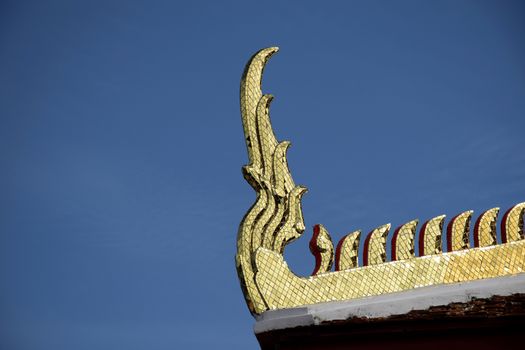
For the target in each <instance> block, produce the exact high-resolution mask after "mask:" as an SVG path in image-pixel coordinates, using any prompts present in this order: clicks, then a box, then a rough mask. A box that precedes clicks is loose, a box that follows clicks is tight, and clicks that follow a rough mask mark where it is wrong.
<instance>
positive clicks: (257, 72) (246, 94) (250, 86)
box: [240, 47, 279, 168]
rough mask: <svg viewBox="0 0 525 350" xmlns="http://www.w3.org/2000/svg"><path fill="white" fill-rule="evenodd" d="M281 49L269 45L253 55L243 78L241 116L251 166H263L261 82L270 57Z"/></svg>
mask: <svg viewBox="0 0 525 350" xmlns="http://www.w3.org/2000/svg"><path fill="white" fill-rule="evenodd" d="M278 50H279V48H278V47H269V48H267V49H263V50H260V51H259V52H257V53H256V54H255V55H253V56H252V58H251V59H250V61H249V62H248V64H247V65H246V68H245V70H244V73H243V75H242V78H241V93H240V95H241V96H240V100H241V117H242V125H243V128H244V136H245V139H246V147H247V148H248V157H249V158H250V164H249V166H250V167H254V168H260V167H261V166H262V156H261V149H260V147H259V137H258V135H257V105H258V104H259V100H260V99H261V97H262V90H261V82H262V75H263V71H264V67H265V65H266V62H267V61H268V59H270V57H271V56H272V55H273V54H274V53H276V52H277V51H278Z"/></svg>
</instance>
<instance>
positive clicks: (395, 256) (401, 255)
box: [392, 220, 418, 261]
mask: <svg viewBox="0 0 525 350" xmlns="http://www.w3.org/2000/svg"><path fill="white" fill-rule="evenodd" d="M417 223H418V221H417V220H412V221H410V222H407V223H406V224H404V225H401V226H399V227H398V228H397V229H396V230H395V231H394V234H393V235H392V261H395V260H405V259H411V258H413V257H414V238H415V236H416V227H417Z"/></svg>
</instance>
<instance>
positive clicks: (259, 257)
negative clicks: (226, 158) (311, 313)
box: [235, 48, 525, 314]
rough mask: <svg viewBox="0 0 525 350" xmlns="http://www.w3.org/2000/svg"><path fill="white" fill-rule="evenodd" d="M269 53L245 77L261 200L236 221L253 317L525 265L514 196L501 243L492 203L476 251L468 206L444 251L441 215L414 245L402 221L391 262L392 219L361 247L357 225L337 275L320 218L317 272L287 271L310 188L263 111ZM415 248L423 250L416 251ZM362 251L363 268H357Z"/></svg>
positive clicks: (521, 207) (250, 176) (240, 267)
mask: <svg viewBox="0 0 525 350" xmlns="http://www.w3.org/2000/svg"><path fill="white" fill-rule="evenodd" d="M275 52H277V48H268V49H263V50H261V51H259V52H258V53H256V54H255V55H254V56H253V57H252V58H251V59H250V61H249V62H248V64H247V66H246V69H245V71H244V74H243V76H242V79H241V92H240V95H241V96H240V99H241V116H242V123H243V128H244V135H245V140H246V146H247V149H248V157H249V163H248V165H246V166H244V167H243V175H244V177H245V179H246V180H247V181H248V183H249V184H250V185H251V186H252V187H253V189H254V190H255V192H256V194H257V197H256V200H255V203H254V204H253V205H252V207H251V208H250V209H249V210H248V212H247V213H246V215H245V216H244V218H243V220H242V221H241V224H240V226H239V231H238V235H237V255H236V259H235V260H236V266H237V273H238V275H239V280H240V282H241V288H242V290H243V293H244V296H245V298H246V303H247V305H248V307H249V309H250V311H251V312H252V313H253V314H260V313H262V312H264V311H266V310H270V309H282V308H290V307H295V306H300V305H306V304H313V303H319V302H327V301H336V300H347V299H353V298H361V297H365V296H372V295H380V294H385V293H392V292H398V291H404V290H408V289H413V288H419V287H424V286H430V285H436V284H446V283H454V282H465V281H472V280H477V279H483V278H492V277H498V276H506V275H512V274H517V273H523V272H525V240H524V239H523V238H524V232H523V216H524V212H525V203H520V204H517V205H515V206H514V207H512V208H511V209H509V210H508V211H507V212H506V213H505V215H504V216H503V218H502V220H501V238H502V241H503V242H504V244H500V245H496V237H497V236H496V235H497V233H496V220H497V215H498V208H494V209H491V210H488V211H486V212H485V213H483V214H482V215H481V216H480V217H479V218H478V220H477V221H476V224H475V227H474V246H476V247H477V248H472V249H468V247H469V233H470V224H469V223H470V219H471V217H472V212H471V211H468V212H464V213H462V214H460V215H458V216H456V217H455V218H453V219H452V220H451V221H450V222H449V224H448V226H447V248H448V252H447V253H441V246H442V240H441V236H442V231H443V224H444V220H445V216H444V215H442V216H438V217H435V218H433V219H430V220H429V221H427V222H425V223H424V224H423V225H422V227H421V229H420V231H419V234H418V237H417V241H418V246H417V247H415V238H416V226H417V220H414V221H411V222H409V223H406V224H404V225H401V226H400V227H399V228H398V229H397V230H396V231H395V232H394V234H393V236H392V242H391V243H392V244H391V247H392V251H391V252H389V253H391V256H392V260H394V261H392V262H385V261H386V256H387V250H386V249H387V246H389V245H388V243H389V242H387V237H388V231H389V229H390V224H388V225H384V226H381V227H379V228H377V229H374V230H372V231H371V232H370V233H369V234H368V235H367V236H366V238H365V242H364V243H365V244H364V250H363V252H359V249H358V247H359V239H360V231H356V232H353V233H351V234H348V235H346V236H345V237H344V238H343V239H342V240H341V241H340V242H339V244H338V245H337V249H336V252H335V258H336V271H335V272H330V270H331V268H332V263H333V259H334V248H333V247H334V245H333V243H332V239H331V237H330V235H329V233H328V231H327V230H326V229H325V228H324V227H323V226H322V225H316V226H315V228H314V237H313V238H312V240H311V242H310V243H311V245H310V248H311V251H312V253H313V254H314V256H315V260H316V267H315V269H314V272H313V276H310V277H299V276H296V275H295V274H293V273H292V272H291V271H290V269H289V268H288V266H287V264H286V262H285V261H284V259H283V250H284V247H285V246H286V245H287V244H288V243H290V242H292V241H293V240H295V239H296V238H298V237H299V236H300V235H301V234H302V233H303V231H304V229H305V227H304V221H303V215H302V209H301V198H302V196H303V194H304V193H305V192H306V188H304V187H301V186H296V185H295V183H294V182H293V179H292V176H291V173H290V171H289V169H288V163H287V160H286V152H287V150H288V147H289V145H290V143H289V142H287V141H282V142H278V141H277V139H276V137H275V135H274V132H273V129H272V127H271V123H270V115H269V106H270V103H271V101H272V96H271V95H263V94H262V90H261V80H262V73H263V69H264V66H265V64H266V62H267V60H268V58H269V57H270V56H271V55H272V54H274V53H275ZM415 248H417V249H415ZM415 250H417V252H418V255H419V257H414V255H415V254H414V251H415ZM360 254H363V265H364V266H362V267H358V261H359V259H358V258H359V255H360Z"/></svg>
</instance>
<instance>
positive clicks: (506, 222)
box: [501, 202, 525, 243]
mask: <svg viewBox="0 0 525 350" xmlns="http://www.w3.org/2000/svg"><path fill="white" fill-rule="evenodd" d="M524 213H525V202H524V203H519V204H516V205H515V206H513V207H512V208H510V209H509V210H507V212H506V213H505V215H503V219H502V220H501V241H502V242H503V243H507V242H514V241H518V240H520V239H523V238H524V234H523V214H524Z"/></svg>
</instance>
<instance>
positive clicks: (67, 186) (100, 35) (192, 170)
mask: <svg viewBox="0 0 525 350" xmlns="http://www.w3.org/2000/svg"><path fill="white" fill-rule="evenodd" d="M274 45H277V46H279V47H280V48H281V51H280V52H279V54H278V55H276V56H274V57H273V58H272V59H271V61H270V63H269V65H268V68H267V70H266V76H265V80H264V91H265V92H268V93H273V94H274V95H275V96H276V100H275V102H274V103H273V105H272V119H273V123H274V127H275V129H276V133H277V136H278V138H279V139H281V140H283V139H287V140H291V141H292V144H293V147H292V148H291V150H290V152H289V162H290V167H291V169H292V173H293V174H294V178H295V181H296V182H297V183H300V184H304V185H306V186H307V187H308V188H309V193H308V194H307V195H306V196H305V197H304V201H303V202H304V214H305V220H306V224H307V227H308V229H307V231H306V232H305V234H304V235H303V237H302V238H301V239H299V240H298V241H296V242H295V243H292V244H291V245H290V246H289V248H288V250H287V251H286V258H287V260H288V261H289V264H290V266H291V268H292V269H293V270H294V271H296V272H297V273H299V274H305V273H309V272H310V271H311V270H312V268H313V265H314V259H313V257H312V256H311V255H310V253H309V251H308V240H309V239H310V237H311V227H312V225H313V224H315V223H322V224H324V225H325V226H326V227H327V229H328V230H329V232H330V233H331V235H332V236H333V237H334V239H335V240H338V239H339V238H340V237H342V236H343V235H344V234H345V233H347V232H349V231H352V230H355V229H362V230H363V231H369V230H370V229H372V228H374V227H377V226H379V225H382V224H385V223H388V222H391V223H392V225H394V226H397V225H399V224H401V223H403V222H406V221H409V220H411V219H414V218H419V219H420V220H425V219H428V218H431V217H433V216H436V215H439V214H447V215H448V217H449V218H450V217H451V216H452V215H455V214H457V213H459V212H461V211H463V210H467V209H473V210H475V212H476V213H480V212H481V211H482V210H485V209H489V208H492V207H494V206H499V207H501V208H502V209H504V208H508V207H510V206H511V205H513V204H514V203H517V202H522V201H524V200H525V181H524V179H525V152H524V146H525V141H524V127H525V118H524V112H525V4H524V3H523V2H521V1H397V2H392V1H340V2H320V1H309V2H305V1H296V2H291V1H281V2H271V1H270V2H261V1H259V2H251V1H239V2H219V1H209V2H198V1H194V2H193V1H191V2H190V1H185V2H177V1H164V2H161V1H142V2H139V1H62V2H61V1H34V2H31V1H2V3H1V4H0V82H1V83H0V117H1V124H0V160H1V169H2V171H1V173H0V188H1V196H0V310H1V311H0V347H1V348H2V349H10V350H37V349H38V350H40V349H53V350H71V349H75V350H83V349H86V350H92V349H98V350H105V349H108V350H109V349H128V350H133V349H148V350H156V349H159V350H160V349H183V348H184V349H208V348H218V349H256V348H257V342H256V340H255V337H254V335H253V333H252V325H253V318H252V316H251V315H250V314H249V312H248V310H247V308H246V306H245V305H244V301H243V298H242V294H241V291H240V288H239V285H238V282H237V276H236V273H235V266H234V254H235V239H236V233H237V226H238V223H239V221H240V220H241V218H242V216H243V215H244V213H245V212H246V211H247V209H248V208H249V206H250V205H251V203H252V202H253V200H254V193H253V192H252V190H251V188H250V187H249V186H248V184H247V183H245V181H244V180H243V178H242V176H241V170H240V169H241V166H242V165H243V164H246V162H247V155H246V150H245V145H244V139H243V135H242V126H241V120H240V116H239V102H238V89H239V88H238V84H239V79H240V75H241V73H242V70H243V67H244V64H245V62H246V60H247V59H248V58H249V57H250V56H251V55H252V54H253V53H254V52H255V51H256V50H258V49H260V48H263V47H266V46H274Z"/></svg>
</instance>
